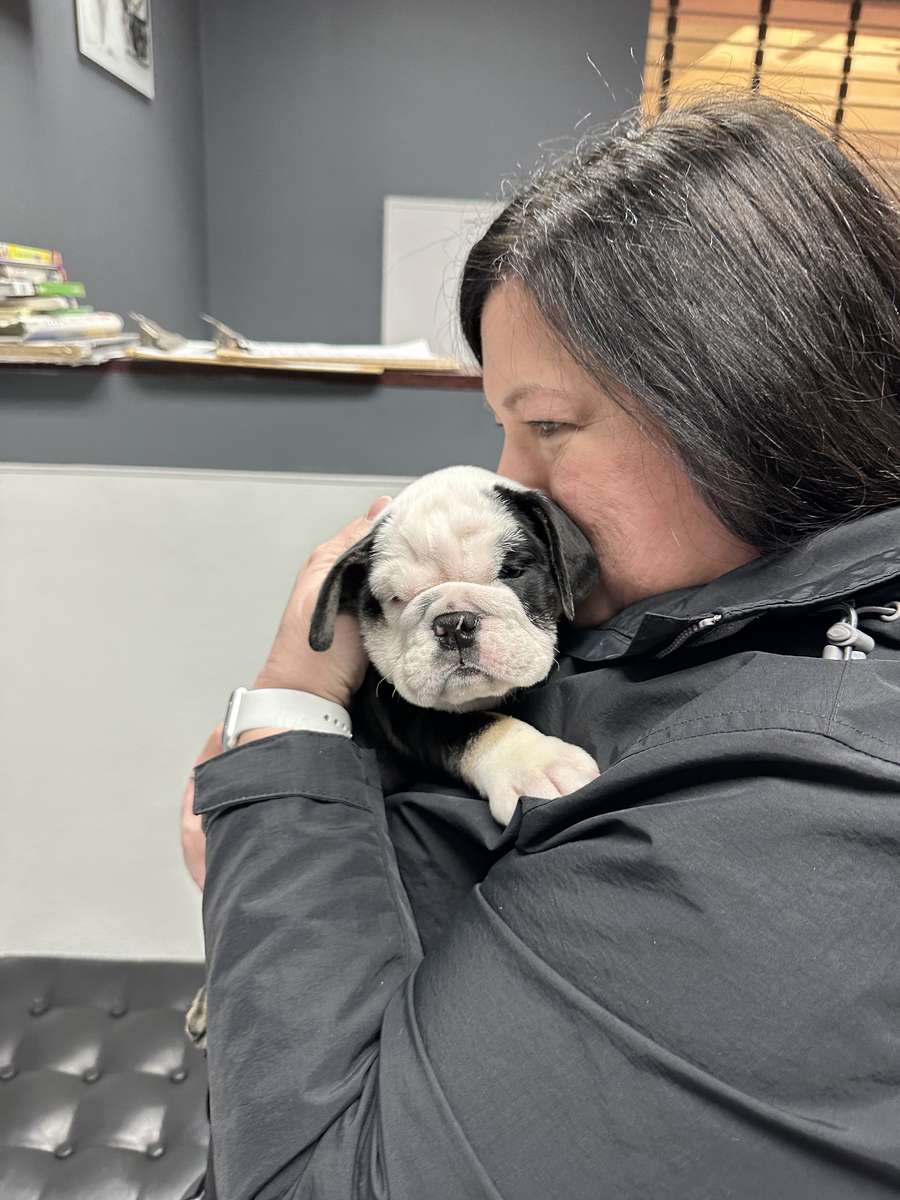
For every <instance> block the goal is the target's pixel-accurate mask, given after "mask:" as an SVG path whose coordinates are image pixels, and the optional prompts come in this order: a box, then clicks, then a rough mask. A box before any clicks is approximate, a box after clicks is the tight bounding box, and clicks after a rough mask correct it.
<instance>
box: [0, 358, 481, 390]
mask: <svg viewBox="0 0 900 1200" xmlns="http://www.w3.org/2000/svg"><path fill="white" fill-rule="evenodd" d="M3 371H42V372H45V373H46V372H47V371H52V372H53V373H54V374H65V375H70V374H73V373H74V374H76V375H80V374H81V373H82V372H83V371H90V372H92V373H93V372H97V371H116V372H120V371H125V372H134V373H135V374H138V375H144V374H148V373H149V374H152V375H165V374H172V373H178V374H188V375H192V374H200V375H203V376H205V377H209V376H210V375H226V376H229V377H231V378H233V377H234V376H235V375H247V374H249V375H253V376H257V377H258V376H260V375H268V376H274V377H276V378H277V377H284V376H288V377H290V378H292V379H314V380H315V381H316V382H317V383H323V382H328V383H363V384H369V385H370V386H371V385H373V384H377V385H380V386H381V387H409V388H434V389H435V390H439V391H440V390H443V391H447V390H454V389H455V390H460V391H473V392H480V391H481V375H480V374H471V373H468V372H465V371H406V370H404V371H398V370H391V368H390V367H386V368H385V370H384V371H383V372H382V373H381V374H380V375H371V374H367V373H360V374H356V373H355V372H353V371H321V370H320V371H317V370H315V369H312V370H310V369H308V368H306V367H276V368H272V367H253V366H245V365H244V364H243V363H242V364H241V365H240V366H237V365H232V364H228V365H223V364H221V363H219V364H216V365H213V364H211V363H185V362H154V361H152V360H150V359H127V358H115V359H112V361H110V362H107V363H99V364H97V365H93V366H89V365H85V366H79V367H69V366H65V365H64V364H62V363H59V364H57V363H45V362H42V363H38V362H16V363H0V372H3Z"/></svg>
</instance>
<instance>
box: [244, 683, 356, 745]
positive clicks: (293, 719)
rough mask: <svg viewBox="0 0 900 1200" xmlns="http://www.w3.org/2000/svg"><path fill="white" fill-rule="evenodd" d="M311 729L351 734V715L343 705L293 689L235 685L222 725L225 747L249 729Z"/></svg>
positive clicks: (321, 731)
mask: <svg viewBox="0 0 900 1200" xmlns="http://www.w3.org/2000/svg"><path fill="white" fill-rule="evenodd" d="M266 728H271V729H309V730H312V731H313V732H317V733H337V734H340V735H341V736H342V737H352V736H353V727H352V725H351V723H350V714H349V713H348V712H347V710H346V709H345V708H342V707H341V705H340V704H335V703H334V701H332V700H325V699H323V698H322V697H321V696H316V695H314V693H312V692H301V691H295V690H294V689H293V688H252V689H251V688H245V687H238V688H235V689H234V691H233V692H232V693H231V699H230V700H229V701H228V708H227V710H226V712H225V723H224V725H223V726H222V747H223V749H225V750H232V749H233V748H234V746H235V743H236V742H237V739H238V737H239V736H240V735H241V734H242V733H246V732H247V730H248V729H266Z"/></svg>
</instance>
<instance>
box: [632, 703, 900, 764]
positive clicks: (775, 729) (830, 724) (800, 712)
mask: <svg viewBox="0 0 900 1200" xmlns="http://www.w3.org/2000/svg"><path fill="white" fill-rule="evenodd" d="M835 708H836V704H835ZM752 713H757V714H760V715H766V712H765V710H764V709H760V708H734V709H731V710H730V711H728V712H725V713H718V714H716V716H715V718H713V717H711V716H705V717H691V718H689V719H687V720H684V721H676V722H675V723H674V724H672V725H667V726H662V727H660V728H659V729H653V730H651V731H650V732H649V733H647V734H644V736H643V737H641V738H640V739H638V741H636V742H632V744H631V745H630V746H629V747H628V749H627V750H625V752H624V753H623V754H621V755H619V757H618V758H616V759H615V761H614V762H612V763H610V767H614V766H617V765H618V764H619V763H620V762H624V761H625V759H626V758H633V757H634V756H635V755H638V754H643V753H644V752H645V751H647V750H653V749H656V748H657V747H658V746H661V745H667V744H670V743H672V742H684V741H691V740H693V739H694V738H698V737H708V736H709V735H710V734H746V733H779V732H781V733H806V734H809V735H810V736H811V737H824V738H829V739H830V740H832V741H835V742H840V743H841V744H842V745H845V746H847V747H848V748H849V749H851V750H854V751H856V752H857V753H859V754H865V755H868V757H870V758H877V759H878V760H879V761H881V762H890V763H896V762H897V761H898V758H900V750H898V747H897V745H896V744H895V743H894V742H890V741H888V740H887V738H882V737H879V736H878V735H877V734H874V733H870V732H869V731H868V730H865V729H858V728H857V727H856V726H855V725H851V724H849V723H848V722H847V721H840V720H838V719H837V718H836V717H835V716H834V710H832V713H831V715H830V716H829V717H827V718H826V717H825V715H824V714H823V713H812V712H808V711H807V710H805V709H802V708H793V709H790V710H789V711H788V712H787V713H786V714H785V716H786V717H787V718H790V717H791V716H801V717H812V718H813V719H814V720H815V721H818V722H819V723H820V724H821V725H823V726H825V727H824V728H822V729H801V728H797V727H796V726H794V725H789V724H787V723H786V722H781V721H779V722H777V723H770V724H767V725H758V726H756V727H755V728H753V729H725V728H713V729H704V730H702V731H698V732H697V733H681V734H679V735H678V736H676V737H666V736H665V735H667V734H670V733H672V732H673V731H674V730H677V729H679V728H684V727H685V726H689V725H696V724H699V723H700V722H702V721H710V720H712V719H715V720H716V721H721V720H723V719H725V718H728V717H733V716H746V715H747V714H752ZM842 730H843V731H845V732H846V734H856V735H858V736H859V737H861V738H865V739H866V740H867V741H870V742H877V743H878V744H879V745H881V746H886V747H887V748H888V749H889V751H890V753H889V754H886V755H884V756H882V755H879V754H873V753H871V752H870V751H868V750H864V749H863V748H862V747H861V746H859V745H857V744H856V741H855V739H851V738H849V737H843V738H842V737H840V736H839V732H840V731H842ZM650 738H654V739H658V740H655V741H654V742H653V743H652V744H650V745H648V744H647V743H648V742H649V739H650Z"/></svg>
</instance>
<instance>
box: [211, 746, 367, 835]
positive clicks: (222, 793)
mask: <svg viewBox="0 0 900 1200" xmlns="http://www.w3.org/2000/svg"><path fill="white" fill-rule="evenodd" d="M380 787H381V779H380V775H379V772H378V763H377V758H376V755H375V751H374V750H369V749H366V748H365V747H363V746H359V745H357V743H356V742H354V741H353V740H352V738H348V737H341V736H339V735H338V734H336V733H317V732H315V731H313V730H307V729H291V730H287V731H286V732H284V733H277V734H273V735H272V736H271V737H267V738H260V739H259V740H258V741H255V742H247V743H246V745H244V746H235V747H234V749H233V750H225V751H224V752H223V753H222V754H218V755H216V757H215V758H209V759H207V760H206V762H203V763H199V764H198V765H197V766H196V767H194V804H193V811H194V813H195V814H196V815H198V816H202V817H204V827H205V825H206V821H207V820H209V819H210V818H211V817H212V816H214V815H215V814H216V813H219V812H221V811H222V810H223V809H226V808H230V807H231V806H232V805H235V804H250V803H252V802H253V801H256V800H271V799H274V798H276V797H280V796H298V795H302V796H308V797H310V798H312V799H317V800H331V801H334V802H337V803H341V804H348V805H350V806H352V807H353V808H362V809H367V810H368V809H370V808H371V804H370V798H371V796H372V795H373V792H372V788H375V793H374V794H375V795H380Z"/></svg>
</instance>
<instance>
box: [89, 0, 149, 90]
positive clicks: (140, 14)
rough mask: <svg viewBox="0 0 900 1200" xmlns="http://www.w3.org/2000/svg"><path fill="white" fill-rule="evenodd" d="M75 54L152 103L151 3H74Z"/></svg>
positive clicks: (116, 0) (110, 0) (120, 0)
mask: <svg viewBox="0 0 900 1200" xmlns="http://www.w3.org/2000/svg"><path fill="white" fill-rule="evenodd" d="M75 19H76V24H77V28H78V50H79V53H80V54H82V55H83V57H84V58H87V59H90V61H91V62H94V63H96V64H97V65H98V66H100V67H102V68H103V69H104V70H105V71H109V73H110V74H111V75H114V76H115V77H116V78H117V79H120V80H121V81H122V82H123V83H126V84H128V86H129V87H132V88H134V89H135V91H138V92H140V93H141V95H143V96H146V97H147V98H148V99H150V100H152V99H153V97H154V95H155V85H154V74H153V33H152V28H151V23H150V0H75Z"/></svg>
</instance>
